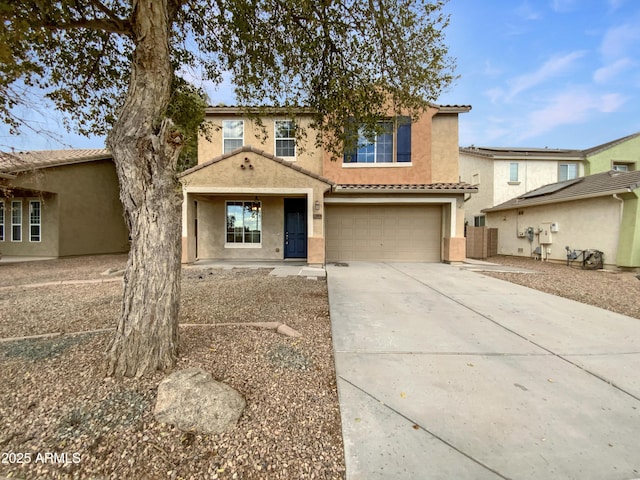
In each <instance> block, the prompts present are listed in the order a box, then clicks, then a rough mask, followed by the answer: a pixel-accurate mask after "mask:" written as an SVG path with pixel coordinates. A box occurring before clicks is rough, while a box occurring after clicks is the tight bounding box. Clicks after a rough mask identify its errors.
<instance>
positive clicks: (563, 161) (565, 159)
mask: <svg viewBox="0 0 640 480" xmlns="http://www.w3.org/2000/svg"><path fill="white" fill-rule="evenodd" d="M639 164H640V132H637V133H634V134H631V135H627V136H625V137H621V138H617V139H615V140H612V141H610V142H607V143H603V144H601V145H597V146H595V147H591V148H588V149H585V150H571V149H552V148H518V147H473V146H471V147H464V148H460V177H461V180H462V181H464V182H467V183H470V184H471V185H473V186H476V187H478V193H477V194H475V195H473V196H471V197H470V198H469V199H468V200H467V202H466V206H465V212H466V219H465V220H466V222H467V224H468V225H471V226H475V227H479V226H483V225H484V224H485V218H484V214H483V213H482V210H483V209H485V208H489V207H492V206H494V205H499V204H501V203H504V202H506V201H507V200H510V199H512V198H516V197H518V196H519V195H522V194H524V193H526V192H529V191H531V190H534V189H536V188H539V187H542V186H543V185H547V184H550V183H555V182H562V181H564V180H572V179H574V178H578V177H582V176H584V175H591V174H594V173H602V172H608V171H609V170H616V171H623V172H631V171H635V170H637V169H638V165H639Z"/></svg>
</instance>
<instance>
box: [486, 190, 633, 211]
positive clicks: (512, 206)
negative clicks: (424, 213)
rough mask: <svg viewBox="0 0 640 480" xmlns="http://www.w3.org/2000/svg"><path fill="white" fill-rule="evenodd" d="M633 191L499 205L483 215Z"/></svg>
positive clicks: (626, 191)
mask: <svg viewBox="0 0 640 480" xmlns="http://www.w3.org/2000/svg"><path fill="white" fill-rule="evenodd" d="M633 190H635V188H633V187H624V188H619V189H617V190H609V191H606V192H597V193H586V194H584V195H576V196H572V197H561V198H550V199H548V200H543V201H540V202H530V203H525V204H517V203H513V204H510V205H505V206H504V207H501V206H500V205H498V206H497V207H491V208H484V209H482V210H481V212H482V213H493V212H504V211H507V210H517V209H519V208H528V207H537V206H539V205H549V204H552V203H564V202H573V201H575V200H586V199H589V198H597V197H608V196H609V195H618V194H620V193H629V192H632V191H633Z"/></svg>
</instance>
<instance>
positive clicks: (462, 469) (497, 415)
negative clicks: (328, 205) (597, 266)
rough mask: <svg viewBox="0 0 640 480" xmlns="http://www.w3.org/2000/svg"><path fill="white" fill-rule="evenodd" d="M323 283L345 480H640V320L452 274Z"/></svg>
mask: <svg viewBox="0 0 640 480" xmlns="http://www.w3.org/2000/svg"><path fill="white" fill-rule="evenodd" d="M327 280H328V288H329V303H330V310H331V321H332V326H333V343H334V350H335V361H336V372H337V376H338V394H339V398H340V409H341V415H342V430H343V436H344V442H345V454H346V465H347V479H349V480H354V479H367V480H372V479H385V480H387V479H394V480H397V479H458V480H459V479H474V480H475V479H496V478H510V479H536V480H539V479H580V480H587V479H594V480H595V479H597V480H607V479H612V480H613V479H625V480H628V479H635V478H640V320H637V319H633V318H630V317H626V316H623V315H618V314H615V313H612V312H608V311H605V310H601V309H598V308H595V307H590V306H586V305H583V304H580V303H577V302H574V301H571V300H566V299H563V298H560V297H555V296H552V295H548V294H545V293H542V292H538V291H535V290H531V289H528V288H525V287H521V286H518V285H514V284H511V283H508V282H504V281H501V280H497V279H493V278H490V277H487V276H485V275H482V274H481V273H476V272H472V271H469V270H466V269H463V268H460V267H458V266H452V265H445V264H417V263H414V264H409V263H391V264H385V263H364V262H362V263H359V262H353V263H349V265H348V266H337V265H329V266H327ZM639 301H640V299H639Z"/></svg>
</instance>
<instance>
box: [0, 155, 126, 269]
mask: <svg viewBox="0 0 640 480" xmlns="http://www.w3.org/2000/svg"><path fill="white" fill-rule="evenodd" d="M128 250H129V232H128V229H127V226H126V224H125V221H124V216H123V209H122V204H121V203H120V199H119V186H118V179H117V175H116V171H115V167H114V164H113V161H112V158H111V154H110V153H109V152H108V151H107V150H103V149H97V150H49V151H33V152H19V153H11V154H8V153H0V252H1V253H2V255H6V256H43V257H64V256H70V255H93V254H106V253H123V252H127V251H128Z"/></svg>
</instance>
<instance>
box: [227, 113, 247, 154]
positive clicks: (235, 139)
mask: <svg viewBox="0 0 640 480" xmlns="http://www.w3.org/2000/svg"><path fill="white" fill-rule="evenodd" d="M243 145H244V122H243V121H242V120H223V121H222V153H229V152H233V151H234V150H236V149H238V148H241V147H242V146H243Z"/></svg>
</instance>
